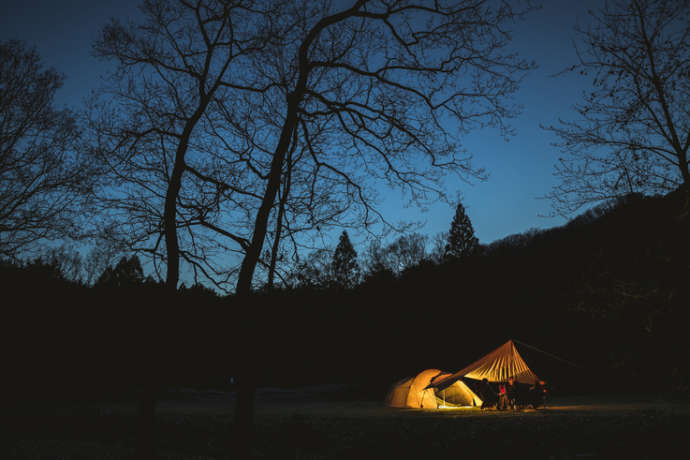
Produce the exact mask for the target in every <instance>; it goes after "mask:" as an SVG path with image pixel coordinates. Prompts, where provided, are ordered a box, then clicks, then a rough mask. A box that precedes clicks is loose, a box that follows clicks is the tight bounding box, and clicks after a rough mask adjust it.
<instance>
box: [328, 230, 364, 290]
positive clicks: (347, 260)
mask: <svg viewBox="0 0 690 460" xmlns="http://www.w3.org/2000/svg"><path fill="white" fill-rule="evenodd" d="M331 269H332V271H333V281H334V283H335V284H336V286H338V287H341V288H346V289H348V288H353V287H354V286H355V285H357V282H358V281H359V272H360V270H359V264H358V263H357V252H356V251H355V248H354V247H353V246H352V243H351V242H350V237H349V236H348V234H347V232H346V231H343V233H342V235H340V240H339V241H338V246H337V247H336V248H335V252H334V253H333V261H332V262H331Z"/></svg>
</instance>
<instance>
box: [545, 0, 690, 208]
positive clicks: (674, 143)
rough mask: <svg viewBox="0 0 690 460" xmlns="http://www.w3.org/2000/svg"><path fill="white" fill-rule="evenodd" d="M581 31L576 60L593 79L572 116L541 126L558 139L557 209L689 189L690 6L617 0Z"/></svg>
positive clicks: (682, 1)
mask: <svg viewBox="0 0 690 460" xmlns="http://www.w3.org/2000/svg"><path fill="white" fill-rule="evenodd" d="M591 15H592V26H591V27H588V28H579V29H578V30H577V32H578V34H579V39H580V42H579V44H578V45H577V51H578V56H579V63H578V64H577V65H574V66H573V67H572V68H571V69H569V70H570V71H575V72H580V73H581V74H583V75H591V76H592V77H593V82H592V88H591V90H588V91H586V92H585V93H584V95H583V97H584V101H583V102H582V103H581V104H579V105H577V106H575V110H576V112H577V118H576V119H575V120H561V121H560V124H559V125H557V126H548V127H547V128H546V129H547V130H549V131H552V132H554V133H555V134H556V135H558V136H559V137H560V139H561V140H560V142H559V143H558V144H557V145H558V146H559V147H560V148H561V150H562V152H563V154H564V157H563V158H560V159H559V161H558V163H557V165H556V175H557V176H558V177H560V184H558V185H557V186H555V187H554V188H553V190H552V192H551V193H550V194H549V195H548V198H550V199H551V201H552V204H553V206H554V209H555V211H556V212H558V213H559V214H561V215H568V214H572V213H573V212H575V211H577V210H578V209H580V208H582V207H583V206H586V205H590V204H593V203H596V202H600V201H603V200H608V199H611V198H615V197H619V196H622V195H626V194H630V193H645V194H655V193H667V192H669V191H671V190H675V189H677V188H678V187H682V188H683V189H684V190H685V193H686V194H687V193H688V190H690V174H689V173H688V147H690V110H689V109H688V107H690V25H689V24H690V4H689V3H688V2H687V1H686V0H671V1H667V0H620V1H613V2H610V3H606V5H605V6H604V7H603V8H602V9H601V10H599V11H596V12H591Z"/></svg>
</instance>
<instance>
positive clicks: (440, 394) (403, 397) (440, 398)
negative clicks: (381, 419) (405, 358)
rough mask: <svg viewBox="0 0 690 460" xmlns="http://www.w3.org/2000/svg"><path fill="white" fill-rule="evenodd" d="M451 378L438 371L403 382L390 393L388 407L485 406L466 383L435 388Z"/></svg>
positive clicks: (432, 370)
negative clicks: (442, 381) (441, 381)
mask: <svg viewBox="0 0 690 460" xmlns="http://www.w3.org/2000/svg"><path fill="white" fill-rule="evenodd" d="M451 375H452V374H450V373H446V372H443V371H440V370H438V369H427V370H424V371H422V372H420V373H419V374H417V375H416V376H414V377H408V378H406V379H403V380H400V381H399V382H397V383H396V384H395V385H393V387H392V388H391V390H390V391H389V392H388V395H387V396H386V405H388V406H390V407H407V408H423V409H438V408H443V407H461V406H475V407H478V406H481V404H482V400H481V399H479V397H478V396H477V395H476V394H474V392H473V391H472V390H471V389H470V388H469V387H468V386H467V385H465V383H464V382H463V381H462V380H456V381H453V382H448V384H447V385H444V386H443V387H442V388H441V387H437V386H435V383H436V382H437V381H439V380H440V379H446V378H447V377H450V376H451Z"/></svg>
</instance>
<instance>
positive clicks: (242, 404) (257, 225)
mask: <svg viewBox="0 0 690 460" xmlns="http://www.w3.org/2000/svg"><path fill="white" fill-rule="evenodd" d="M300 97H301V96H300ZM298 100H299V98H298V97H297V96H295V95H294V94H291V95H290V96H288V113H287V117H286V119H285V123H284V124H283V128H282V131H281V133H280V138H279V140H278V146H277V147H276V150H275V153H274V154H273V160H272V162H271V170H270V172H269V175H268V182H267V184H266V191H265V193H264V196H263V199H262V201H261V206H260V207H259V211H258V212H257V214H256V220H255V222H254V234H253V236H252V240H251V243H250V245H249V247H248V248H247V252H246V254H245V256H244V259H243V260H242V266H241V268H240V274H239V277H238V280H237V288H236V295H237V297H238V298H239V299H242V301H243V303H242V304H241V308H243V309H245V311H248V310H246V309H249V308H251V306H250V303H249V301H248V300H249V298H250V296H251V284H252V279H253V278H254V270H255V269H256V264H257V262H258V261H259V254H261V249H262V247H263V243H264V240H265V238H266V232H267V229H268V218H269V216H270V213H271V208H272V207H273V203H275V198H276V195H277V193H278V189H279V187H280V176H281V173H282V170H283V163H284V162H285V157H286V155H287V152H288V149H289V148H290V139H291V138H292V135H293V132H294V129H295V127H296V125H297V101H298ZM251 334H252V331H249V334H248V335H247V337H248V340H247V341H245V343H244V344H243V345H244V346H246V347H251V346H252V345H253V343H252V340H251V339H249V338H251V337H252V335H251ZM242 361H243V362H242V363H241V364H240V367H241V370H240V375H239V385H238V390H237V400H236V402H235V424H234V430H235V432H234V435H233V436H231V439H233V445H234V450H235V452H236V456H237V458H248V455H249V453H250V451H251V446H252V442H253V435H254V396H255V394H256V378H255V369H254V366H253V363H252V362H251V361H252V360H251V353H247V354H246V355H245V356H244V357H243V359H242Z"/></svg>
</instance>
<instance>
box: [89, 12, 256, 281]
mask: <svg viewBox="0 0 690 460" xmlns="http://www.w3.org/2000/svg"><path fill="white" fill-rule="evenodd" d="M252 4H253V2H250V1H246V0H236V1H228V2H218V1H213V0H203V1H198V2H193V3H189V2H176V1H169V0H149V1H146V2H144V3H143V5H142V8H141V11H142V22H141V24H130V25H124V24H121V23H120V22H118V21H116V20H113V21H111V22H110V23H109V24H108V25H106V26H105V27H104V28H103V32H102V35H101V38H100V39H99V40H97V41H96V42H95V44H94V49H95V51H96V54H97V55H98V56H100V57H102V58H106V59H109V60H111V61H113V62H115V63H116V64H117V67H116V70H115V72H113V74H112V78H111V79H110V80H109V84H108V86H106V87H105V88H103V89H102V90H101V92H100V94H99V97H98V98H96V99H95V100H94V101H92V108H93V110H92V113H91V128H92V130H93V134H94V139H95V142H94V144H95V146H94V151H95V153H96V154H97V155H98V158H99V159H100V160H101V163H102V165H103V169H104V170H105V171H106V172H107V174H106V175H105V177H107V178H108V179H109V180H110V182H108V183H107V184H104V186H103V187H102V188H101V189H100V190H101V191H102V194H101V195H100V199H101V202H102V204H103V207H104V208H105V209H106V210H107V213H106V215H107V216H114V218H115V219H114V221H113V223H112V225H110V226H108V227H107V228H108V229H110V230H113V229H114V230H115V231H113V234H114V235H115V236H116V237H119V239H120V240H122V241H126V242H127V243H128V244H129V245H130V248H131V250H134V251H136V252H138V253H139V254H145V255H149V256H152V257H153V262H154V265H155V266H156V267H157V264H158V262H159V261H161V260H162V261H165V263H166V274H165V282H166V286H167V288H168V289H169V290H170V291H171V292H174V291H175V290H176V289H177V287H178V282H179V266H180V259H182V260H183V261H185V262H186V263H187V264H189V266H190V267H191V270H192V272H193V275H194V279H195V282H196V281H197V280H198V279H199V278H205V279H207V280H208V281H210V282H212V283H214V284H215V285H216V287H218V288H219V289H222V290H227V289H228V288H227V285H226V283H227V282H228V280H229V279H230V278H231V276H232V273H233V271H232V269H231V268H230V269H223V268H219V266H218V265H217V264H215V263H213V257H212V256H213V255H214V254H217V253H219V252H220V253H222V254H223V256H224V258H225V256H226V255H227V253H228V251H232V250H233V248H228V247H227V246H226V245H225V240H226V239H229V240H230V241H232V242H233V244H234V243H236V244H238V245H239V246H240V247H242V246H245V245H246V242H245V240H244V239H243V238H241V237H238V236H235V235H233V234H232V233H230V232H227V231H225V230H223V228H222V226H221V225H219V224H218V222H217V220H218V218H219V215H220V207H219V205H220V203H221V202H222V201H224V200H226V199H229V197H232V198H231V201H232V202H233V203H234V202H237V201H243V200H244V199H245V198H242V196H243V194H244V191H243V190H242V189H241V188H238V187H237V186H236V184H235V177H236V171H235V170H234V168H233V166H232V161H234V160H235V158H232V157H231V156H230V154H229V153H228V155H227V156H226V157H224V158H223V157H222V156H219V155H218V150H219V149H220V150H223V151H225V150H226V145H220V146H216V145H214V144H213V142H211V141H209V140H208V134H209V133H208V131H212V129H213V128H212V127H211V125H212V124H213V119H214V117H218V115H217V113H216V112H214V108H215V102H214V101H218V100H221V99H223V100H229V99H230V97H231V93H232V91H233V90H239V88H240V87H241V86H242V85H243V84H244V83H245V82H244V81H243V80H240V81H239V82H238V81H236V80H235V79H236V78H244V76H241V74H242V72H241V71H240V70H241V69H244V68H245V66H246V62H244V61H243V59H246V56H247V55H249V54H251V53H253V52H254V51H256V49H257V48H259V47H261V46H263V45H264V43H263V42H264V40H265V37H266V34H267V33H268V32H267V31H265V30H264V29H263V27H264V25H266V24H264V23H263V22H262V21H268V19H266V18H264V16H263V15H262V12H263V10H262V9H261V7H260V6H257V7H256V9H254V8H253V7H252ZM267 14H268V13H267ZM256 18H260V19H261V20H262V21H259V20H258V19H256ZM236 61H241V62H240V63H237V64H236ZM255 91H258V92H260V91H261V88H257V89H255ZM229 142H232V140H229ZM219 168H224V169H225V171H224V172H223V173H222V174H220V175H219V174H218V170H219ZM236 195H239V197H238V196H236ZM182 230H183V231H182ZM225 259H227V258H225Z"/></svg>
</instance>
